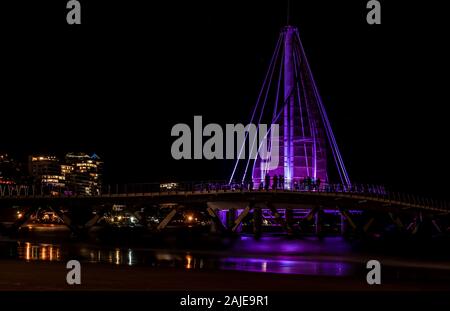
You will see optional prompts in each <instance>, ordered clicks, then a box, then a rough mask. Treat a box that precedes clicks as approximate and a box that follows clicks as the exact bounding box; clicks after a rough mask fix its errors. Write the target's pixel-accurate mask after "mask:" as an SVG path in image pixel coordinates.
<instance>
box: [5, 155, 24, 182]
mask: <svg viewBox="0 0 450 311" xmlns="http://www.w3.org/2000/svg"><path fill="white" fill-rule="evenodd" d="M21 179H22V174H21V170H20V166H19V164H18V163H17V162H16V161H15V160H14V159H12V158H11V157H10V156H9V155H8V154H6V153H5V154H0V185H14V184H16V183H19V182H20V180H21Z"/></svg>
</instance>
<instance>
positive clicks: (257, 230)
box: [253, 208, 263, 238]
mask: <svg viewBox="0 0 450 311" xmlns="http://www.w3.org/2000/svg"><path fill="white" fill-rule="evenodd" d="M262 220H263V217H262V210H261V208H254V209H253V235H254V237H255V238H260V237H261V234H262Z"/></svg>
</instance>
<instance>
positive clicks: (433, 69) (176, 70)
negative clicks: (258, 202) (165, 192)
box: [0, 0, 450, 199]
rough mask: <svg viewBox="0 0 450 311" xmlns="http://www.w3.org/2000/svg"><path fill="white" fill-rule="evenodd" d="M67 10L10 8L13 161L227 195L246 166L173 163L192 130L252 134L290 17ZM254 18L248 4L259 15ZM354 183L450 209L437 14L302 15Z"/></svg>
mask: <svg viewBox="0 0 450 311" xmlns="http://www.w3.org/2000/svg"><path fill="white" fill-rule="evenodd" d="M66 2H67V1H65V0H60V1H44V0H41V1H38V0H35V1H7V2H6V3H2V4H1V7H0V12H1V15H0V23H1V24H0V25H1V28H0V32H1V35H2V36H1V43H0V44H1V50H2V53H1V54H2V65H1V70H0V74H1V76H2V79H1V89H0V91H1V93H0V94H1V111H0V113H1V119H0V120H1V128H2V132H1V139H0V151H4V152H8V153H10V154H13V155H14V156H15V157H16V158H19V159H24V158H25V157H26V155H28V154H30V153H39V152H45V153H56V154H61V153H64V152H66V151H87V152H96V153H98V154H99V155H100V156H102V157H103V159H104V160H105V163H106V178H107V181H108V182H118V181H120V182H151V181H159V180H171V179H178V180H192V179H194V180H198V179H213V178H216V179H226V178H228V176H229V173H230V170H231V166H232V164H233V162H232V161H222V160H213V161H200V160H197V161H194V160H184V161H175V160H172V158H171V154H170V146H171V144H172V142H173V140H174V138H172V137H171V136H170V131H171V128H172V126H173V125H175V124H176V123H180V122H182V123H188V124H192V123H193V116H194V115H202V116H203V119H204V123H219V124H222V125H225V124H226V123H248V121H249V116H250V114H251V111H252V107H253V105H254V103H255V101H256V97H257V95H258V91H259V88H260V85H261V83H262V80H263V77H264V74H265V71H266V68H267V66H268V62H269V60H270V57H271V55H272V52H273V49H274V47H275V43H276V40H277V38H278V33H279V31H280V28H281V27H282V26H284V25H285V23H286V2H285V1H279V0H277V1H275V0H274V1H242V0H241V1H230V0H224V1H222V0H220V1H165V4H160V3H158V2H156V1H137V0H134V1H99V0H95V1H86V0H84V1H83V0H81V1H80V2H81V5H82V25H81V26H69V25H67V24H66V9H65V5H66ZM244 2H245V3H244ZM292 2H293V3H292V9H291V20H292V22H291V24H293V25H296V26H297V27H298V28H299V31H300V36H301V38H302V41H303V45H304V47H305V51H306V54H307V55H308V58H309V63H310V65H311V67H312V70H313V73H314V76H315V79H316V83H317V85H318V87H319V91H320V92H321V95H322V98H323V100H324V104H325V106H326V108H327V111H328V116H329V118H330V121H331V124H332V127H333V129H334V133H335V136H336V138H337V141H338V144H339V146H340V149H341V152H342V154H343V158H344V161H345V163H346V166H347V170H348V172H349V174H350V177H351V179H352V180H353V181H355V182H362V183H383V184H386V185H388V186H390V188H392V189H395V190H402V191H410V192H414V193H420V194H425V195H432V196H435V197H439V198H447V199H449V195H448V192H447V187H448V186H449V182H448V176H449V173H450V165H449V161H448V154H447V151H446V147H447V144H448V138H447V137H448V133H449V122H448V114H447V112H446V111H447V107H446V106H447V105H448V86H447V83H448V77H447V75H448V69H449V68H448V67H449V61H448V55H449V48H448V47H447V45H448V42H447V41H448V30H447V29H448V27H447V25H446V20H448V18H446V16H445V13H446V12H447V11H446V10H445V9H443V8H441V7H439V4H440V3H441V2H442V1H435V3H437V4H432V3H430V2H422V3H421V4H420V5H415V4H413V3H411V1H386V0H385V1H381V3H382V25H378V26H374V25H368V24H367V23H366V12H367V9H366V8H365V6H366V3H367V1H365V0H355V1H347V0H346V1H337V0H334V1H319V0H303V1H292Z"/></svg>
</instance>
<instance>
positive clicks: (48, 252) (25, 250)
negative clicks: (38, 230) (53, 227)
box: [17, 242, 61, 261]
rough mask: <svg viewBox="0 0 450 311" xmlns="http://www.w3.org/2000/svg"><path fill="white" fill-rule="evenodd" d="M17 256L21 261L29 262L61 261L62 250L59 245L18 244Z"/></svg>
mask: <svg viewBox="0 0 450 311" xmlns="http://www.w3.org/2000/svg"><path fill="white" fill-rule="evenodd" d="M17 255H18V258H20V259H25V260H27V261H32V260H42V261H60V260H61V250H60V247H59V246H57V245H52V244H31V243H29V242H25V243H21V242H18V244H17Z"/></svg>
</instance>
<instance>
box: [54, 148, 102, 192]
mask: <svg viewBox="0 0 450 311" xmlns="http://www.w3.org/2000/svg"><path fill="white" fill-rule="evenodd" d="M61 172H62V174H63V176H64V177H65V180H66V184H67V187H66V188H67V190H69V191H71V192H73V193H76V194H78V195H98V194H100V193H101V188H102V172H103V162H102V161H101V159H100V157H99V156H98V155H96V154H93V155H91V156H89V155H88V154H86V153H68V154H66V156H65V163H64V164H63V165H61Z"/></svg>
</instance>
